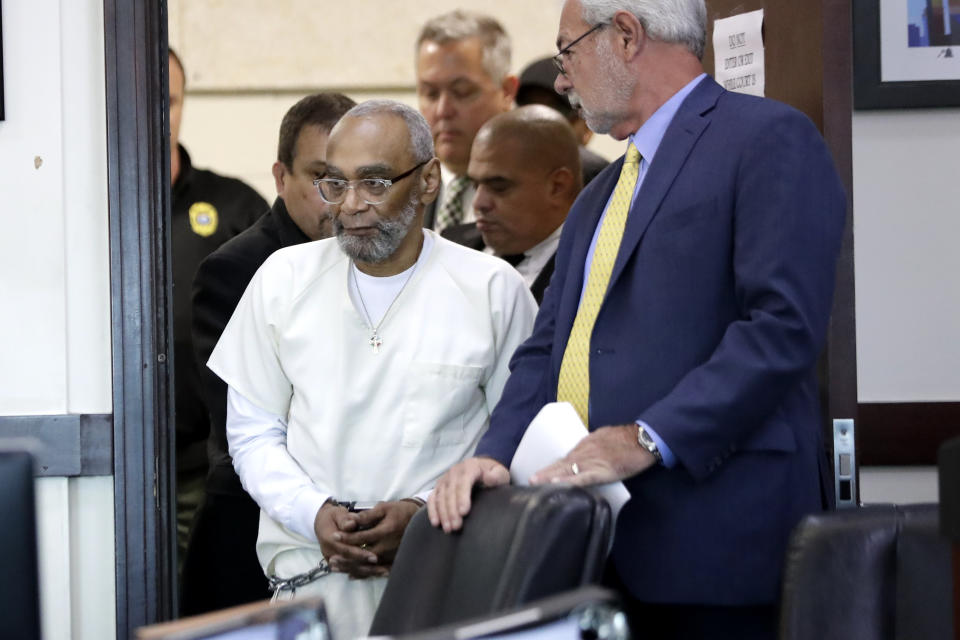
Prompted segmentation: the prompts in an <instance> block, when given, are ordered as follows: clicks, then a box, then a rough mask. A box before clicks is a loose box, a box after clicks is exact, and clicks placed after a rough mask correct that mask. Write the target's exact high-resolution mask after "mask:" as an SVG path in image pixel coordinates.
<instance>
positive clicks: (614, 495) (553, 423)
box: [510, 402, 630, 523]
mask: <svg viewBox="0 0 960 640" xmlns="http://www.w3.org/2000/svg"><path fill="white" fill-rule="evenodd" d="M586 435H587V429H586V427H584V426H583V422H581V421H580V416H578V415H577V411H576V409H574V408H573V405H571V404H570V403H569V402H551V403H550V404H548V405H546V406H544V407H543V409H541V410H540V413H538V414H537V415H536V417H535V418H534V419H533V421H532V422H531V423H530V426H529V427H527V431H526V433H524V434H523V439H522V440H520V446H519V447H517V452H516V453H515V454H514V455H513V462H512V463H511V464H510V479H511V480H512V481H513V484H516V485H520V486H526V485H529V484H530V476H532V475H533V474H534V473H536V472H537V471H540V470H541V469H543V468H544V467H546V466H547V465H550V464H553V463H554V462H556V461H557V460H559V459H560V458H563V457H564V456H566V455H567V454H568V453H570V450H571V449H573V448H574V447H575V446H577V443H578V442H580V440H582V439H583V438H584V437H586ZM587 489H588V490H589V491H592V492H593V493H594V494H596V495H598V496H600V497H601V498H604V499H605V500H606V501H607V502H608V503H609V504H610V509H611V510H612V511H613V522H614V523H616V521H617V515H618V514H619V513H620V509H622V508H623V505H625V504H626V503H627V500H629V499H630V492H628V491H627V488H626V487H625V486H624V485H623V483H622V482H611V483H610V484H604V485H596V486H592V487H587Z"/></svg>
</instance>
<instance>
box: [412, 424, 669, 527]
mask: <svg viewBox="0 0 960 640" xmlns="http://www.w3.org/2000/svg"><path fill="white" fill-rule="evenodd" d="M655 463H656V459H655V458H654V457H653V454H651V453H650V452H649V451H647V450H646V449H644V448H643V447H641V446H640V444H639V443H638V442H637V425H636V424H627V425H616V426H609V427H601V428H599V429H596V430H595V431H592V432H591V433H590V434H588V435H587V436H586V437H585V438H583V439H582V440H581V441H580V442H579V443H578V444H577V446H576V447H574V448H573V450H571V451H570V453H568V454H567V455H566V456H565V457H563V458H561V459H560V460H558V461H557V462H554V463H553V464H551V465H549V466H546V467H544V468H543V469H541V470H540V471H538V472H536V473H535V474H534V475H533V476H532V477H531V478H530V484H532V485H540V484H551V483H563V484H568V485H571V486H585V485H592V484H606V483H608V482H615V481H617V480H623V479H624V478H629V477H631V476H634V475H636V474H638V473H640V472H641V471H645V470H646V469H648V468H649V467H651V466H653V465H654V464H655ZM574 465H576V466H574ZM509 482H510V471H509V470H508V469H507V468H506V467H505V466H503V465H502V464H500V463H499V462H497V461H496V460H494V459H492V458H482V457H478V458H468V459H467V460H464V461H463V462H460V463H458V464H456V465H454V466H452V467H450V469H449V470H448V471H447V472H446V473H445V474H444V475H443V476H442V477H441V478H440V480H438V481H437V486H436V488H435V489H434V490H433V493H431V494H430V499H429V500H427V511H428V515H429V517H430V523H431V524H432V525H433V526H435V527H443V530H444V531H445V532H447V533H450V532H451V531H457V530H458V529H460V528H461V527H462V526H463V518H464V517H465V516H466V515H467V514H468V513H469V512H470V494H471V492H472V490H473V487H474V485H480V486H482V487H495V486H498V485H503V484H508V483H509Z"/></svg>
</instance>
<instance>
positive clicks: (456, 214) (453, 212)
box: [434, 176, 470, 233]
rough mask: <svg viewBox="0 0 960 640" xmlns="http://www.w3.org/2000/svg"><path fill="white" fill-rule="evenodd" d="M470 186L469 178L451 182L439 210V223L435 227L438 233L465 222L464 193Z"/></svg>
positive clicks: (462, 177)
mask: <svg viewBox="0 0 960 640" xmlns="http://www.w3.org/2000/svg"><path fill="white" fill-rule="evenodd" d="M468 186H470V178H468V177H467V176H460V177H458V178H454V179H453V180H451V181H450V185H449V187H448V194H447V197H446V198H445V199H444V201H443V204H442V205H441V206H440V208H439V209H438V210H437V222H436V224H435V225H434V229H435V230H436V232H437V233H440V232H441V231H443V230H444V229H446V228H447V227H449V226H452V225H455V224H460V222H462V221H463V193H464V191H466V190H467V187H468Z"/></svg>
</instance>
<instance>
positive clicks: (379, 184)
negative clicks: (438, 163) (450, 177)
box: [313, 160, 430, 204]
mask: <svg viewBox="0 0 960 640" xmlns="http://www.w3.org/2000/svg"><path fill="white" fill-rule="evenodd" d="M428 162H430V161H429V160H424V161H423V162H421V163H420V164H418V165H417V166H415V167H414V168H412V169H410V170H409V171H404V172H403V173H401V174H400V175H398V176H394V177H392V178H361V179H359V180H344V179H342V178H317V179H316V180H314V181H313V186H315V187H316V188H317V191H319V192H320V197H321V198H322V199H323V201H324V202H326V203H327V204H342V203H343V201H344V200H346V199H347V190H348V189H354V190H355V191H356V192H357V195H358V196H359V197H360V198H362V199H363V201H364V202H366V203H367V204H383V203H384V202H385V201H386V200H387V192H388V191H389V190H390V187H392V186H393V185H394V184H395V183H397V182H400V181H401V180H403V179H404V178H406V177H407V176H409V175H412V174H413V172H414V171H416V170H417V169H419V168H420V167H422V166H423V165H425V164H427V163H428Z"/></svg>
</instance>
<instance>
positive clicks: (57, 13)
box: [0, 0, 115, 640]
mask: <svg viewBox="0 0 960 640" xmlns="http://www.w3.org/2000/svg"><path fill="white" fill-rule="evenodd" d="M2 9H3V48H4V50H3V64H4V84H5V86H4V94H5V102H6V105H5V106H6V119H5V121H3V122H0V194H2V196H0V226H2V228H3V233H2V234H0V300H4V301H5V304H4V311H3V313H2V314H0V353H2V354H3V355H2V357H0V415H24V414H62V413H110V412H111V410H112V407H111V374H110V291H109V247H108V221H107V191H106V189H107V177H106V126H105V119H106V107H105V97H104V66H103V60H104V48H103V16H102V3H101V2H99V1H98V0H33V1H32V2H4V3H3V4H2ZM37 502H38V521H39V523H38V525H39V538H40V545H39V547H40V565H41V576H40V579H41V612H42V620H43V631H44V637H45V638H47V640H58V639H69V638H73V639H74V640H82V639H86V638H91V639H93V638H97V639H100V638H112V637H114V635H115V630H114V627H115V623H114V620H115V606H114V591H115V587H114V564H115V563H114V533H113V479H112V478H76V479H66V478H45V479H41V480H39V481H38V482H37Z"/></svg>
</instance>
